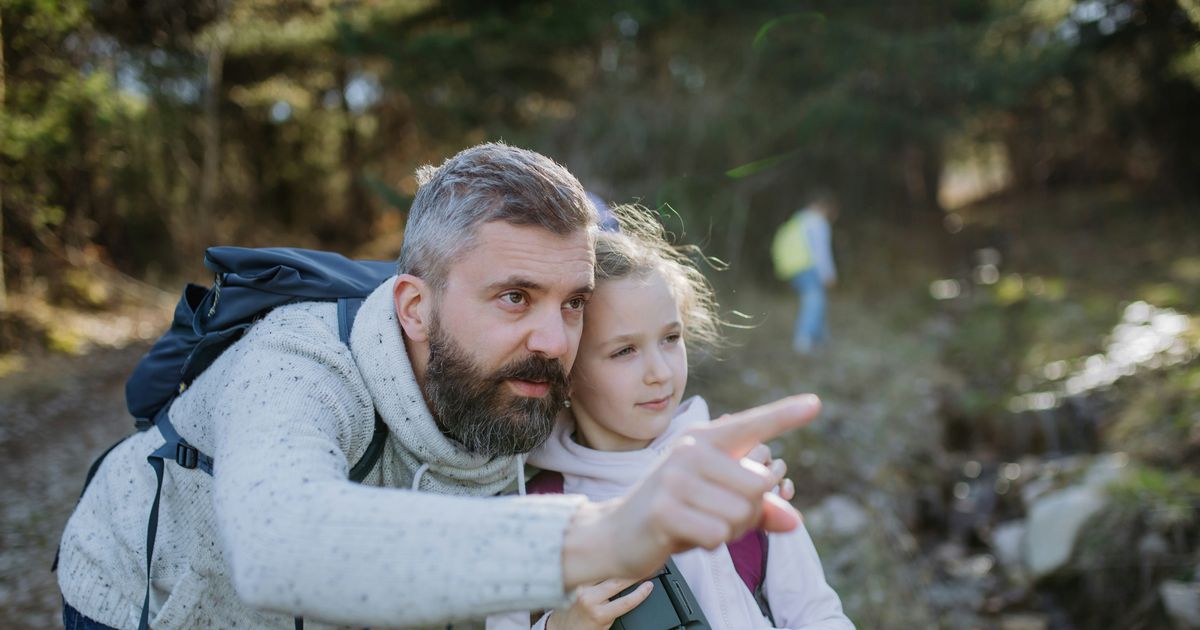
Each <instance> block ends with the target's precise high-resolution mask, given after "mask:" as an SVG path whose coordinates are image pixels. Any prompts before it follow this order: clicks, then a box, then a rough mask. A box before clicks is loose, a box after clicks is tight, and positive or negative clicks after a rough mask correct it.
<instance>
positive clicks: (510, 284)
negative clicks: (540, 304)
mask: <svg viewBox="0 0 1200 630" xmlns="http://www.w3.org/2000/svg"><path fill="white" fill-rule="evenodd" d="M487 288H488V290H489V291H499V290H500V289H528V290H530V291H545V290H546V287H544V286H542V285H540V284H538V283H536V282H534V281H533V280H530V279H529V278H522V277H520V276H509V277H507V278H505V279H503V280H500V281H498V282H493V283H491V284H489V285H488V286H487Z"/></svg>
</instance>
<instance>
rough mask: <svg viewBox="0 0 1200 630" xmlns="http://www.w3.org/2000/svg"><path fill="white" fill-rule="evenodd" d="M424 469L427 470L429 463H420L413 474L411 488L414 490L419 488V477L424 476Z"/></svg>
mask: <svg viewBox="0 0 1200 630" xmlns="http://www.w3.org/2000/svg"><path fill="white" fill-rule="evenodd" d="M426 470H429V464H427V463H426V464H421V465H420V466H419V467H418V468H417V472H416V473H415V474H413V482H412V489H413V491H414V492H415V491H418V490H420V489H421V477H424V476H425V471H426Z"/></svg>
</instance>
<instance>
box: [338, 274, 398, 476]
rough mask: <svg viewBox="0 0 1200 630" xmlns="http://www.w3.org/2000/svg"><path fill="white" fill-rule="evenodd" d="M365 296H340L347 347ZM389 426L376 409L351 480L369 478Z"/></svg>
mask: <svg viewBox="0 0 1200 630" xmlns="http://www.w3.org/2000/svg"><path fill="white" fill-rule="evenodd" d="M362 304H363V298H338V301H337V314H338V338H340V339H341V340H342V343H344V344H346V347H347V348H349V347H350V330H351V329H352V328H354V319H355V318H356V317H358V309H360V308H362ZM387 434H388V428H387V424H385V423H384V422H383V417H382V416H380V415H379V410H378V409H377V410H375V432H374V433H373V434H372V435H371V443H370V444H368V445H367V450H366V451H363V454H362V457H361V458H359V460H358V462H357V463H355V464H354V466H353V467H351V468H350V475H349V478H350V481H353V482H354V483H361V482H362V480H363V479H366V478H367V473H369V472H371V469H372V468H374V467H375V464H376V462H378V461H379V458H380V457H381V456H382V455H383V444H384V442H386V441H387Z"/></svg>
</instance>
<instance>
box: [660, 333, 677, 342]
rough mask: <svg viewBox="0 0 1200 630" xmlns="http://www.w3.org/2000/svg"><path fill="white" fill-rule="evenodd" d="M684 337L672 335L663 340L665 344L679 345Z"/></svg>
mask: <svg viewBox="0 0 1200 630" xmlns="http://www.w3.org/2000/svg"><path fill="white" fill-rule="evenodd" d="M680 339H682V336H681V335H680V334H679V333H671V334H669V335H667V336H666V337H664V338H663V342H664V343H679V340H680Z"/></svg>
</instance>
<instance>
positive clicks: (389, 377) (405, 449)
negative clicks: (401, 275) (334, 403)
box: [350, 278, 521, 495]
mask: <svg viewBox="0 0 1200 630" xmlns="http://www.w3.org/2000/svg"><path fill="white" fill-rule="evenodd" d="M394 283H395V279H394V278H393V279H392V280H389V281H387V282H384V283H383V284H382V285H380V286H379V287H378V288H377V289H375V291H373V292H372V293H371V295H370V296H369V297H367V299H366V301H365V302H363V305H362V308H361V309H360V310H359V313H358V317H357V318H356V320H355V322H354V329H353V330H352V331H351V335H350V349H351V351H352V352H353V354H354V361H355V363H356V364H357V365H358V369H359V372H360V373H361V374H362V377H363V380H364V381H365V382H366V385H367V390H368V391H369V392H370V393H371V400H372V402H373V403H374V405H375V409H376V411H378V412H379V415H380V416H381V417H382V418H383V421H384V423H385V424H387V426H388V429H389V430H390V432H391V435H390V436H389V439H388V446H389V449H390V450H391V452H392V454H393V455H394V456H395V457H397V458H399V459H400V460H402V461H403V463H404V468H406V469H407V470H408V471H409V476H410V481H411V477H412V476H413V475H414V474H415V471H416V470H417V469H418V468H422V467H423V466H424V465H427V469H426V470H425V471H423V474H422V475H421V476H420V478H419V479H417V481H419V483H420V485H421V487H420V488H419V489H420V490H422V491H426V492H436V493H439V494H458V495H492V494H496V493H498V492H500V491H501V490H503V489H504V488H505V487H506V486H507V485H508V484H509V483H511V482H512V480H513V478H514V477H515V474H516V468H517V467H518V466H520V465H521V461H520V459H519V458H518V457H517V456H515V455H505V456H496V457H486V456H483V455H478V454H476V453H472V452H470V451H468V450H467V449H466V448H464V447H463V446H462V444H460V443H459V442H457V441H456V440H453V439H451V438H449V437H447V436H446V435H445V434H443V433H442V431H441V429H440V428H439V427H438V424H437V421H436V420H434V417H433V414H432V413H430V411H429V407H428V406H427V405H426V404H425V397H424V395H423V393H422V392H421V387H420V386H419V385H418V384H417V380H416V376H415V375H414V374H413V370H412V364H411V363H410V362H409V358H408V352H407V350H406V347H405V344H404V336H403V335H402V334H401V330H400V323H399V322H398V321H397V319H396V310H395V308H394V306H393V301H392V287H393V285H394Z"/></svg>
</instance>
